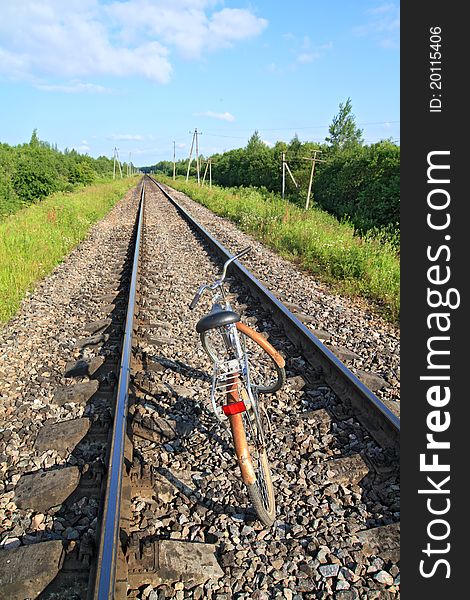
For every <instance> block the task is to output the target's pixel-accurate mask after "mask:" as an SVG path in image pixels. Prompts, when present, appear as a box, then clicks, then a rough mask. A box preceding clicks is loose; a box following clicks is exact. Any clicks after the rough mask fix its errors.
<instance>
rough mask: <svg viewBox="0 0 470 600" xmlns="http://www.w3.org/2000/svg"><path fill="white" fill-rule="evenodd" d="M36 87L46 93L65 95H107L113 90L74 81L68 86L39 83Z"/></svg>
mask: <svg viewBox="0 0 470 600" xmlns="http://www.w3.org/2000/svg"><path fill="white" fill-rule="evenodd" d="M35 87H36V88H37V89H38V90H42V91H44V92H63V93H64V94H81V93H84V92H85V93H88V94H105V93H109V92H112V90H111V89H109V88H106V87H104V86H102V85H96V84H94V83H82V82H81V81H72V82H70V83H66V84H46V83H37V84H35Z"/></svg>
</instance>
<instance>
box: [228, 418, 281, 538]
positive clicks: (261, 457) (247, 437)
mask: <svg viewBox="0 0 470 600" xmlns="http://www.w3.org/2000/svg"><path fill="white" fill-rule="evenodd" d="M229 421H230V429H231V432H232V438H233V445H234V448H235V454H236V456H237V460H238V464H239V467H240V471H241V473H242V480H243V483H244V484H245V486H246V488H247V491H248V496H249V497H250V500H251V504H252V505H253V508H254V509H255V511H256V514H257V515H258V518H259V520H260V521H261V522H262V523H263V524H264V525H265V526H266V527H271V525H272V524H273V523H274V520H275V518H276V502H275V497H274V487H273V483H272V478H271V469H270V466H269V462H268V457H267V454H266V448H265V446H264V445H263V444H261V443H260V435H259V427H258V424H257V421H256V417H255V415H254V411H253V409H252V408H251V409H247V410H246V411H245V412H243V413H239V414H235V415H231V416H229ZM261 437H262V436H261Z"/></svg>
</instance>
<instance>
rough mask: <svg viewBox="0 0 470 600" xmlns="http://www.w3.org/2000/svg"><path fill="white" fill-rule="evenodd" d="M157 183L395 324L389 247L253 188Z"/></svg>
mask: <svg viewBox="0 0 470 600" xmlns="http://www.w3.org/2000/svg"><path fill="white" fill-rule="evenodd" d="M158 179H159V180H161V181H162V182H163V183H166V184H167V185H169V186H171V187H174V188H175V189H178V190H180V191H182V192H184V193H186V194H187V195H188V196H190V197H191V198H193V199H194V200H195V201H197V202H199V203H200V204H203V205H204V206H206V207H207V208H209V209H210V210H211V211H213V212H214V213H216V214H218V215H220V216H223V217H227V218H228V219H230V220H231V221H234V222H235V223H236V224H237V225H238V226H239V227H240V229H242V230H243V231H246V232H247V233H250V234H252V235H254V236H255V237H256V238H257V239H259V240H260V241H262V242H263V243H264V244H265V245H266V246H269V247H271V248H273V249H274V250H276V251H277V252H278V253H279V254H281V255H282V256H284V257H286V258H288V259H290V260H292V261H294V262H295V263H296V264H298V265H300V266H301V267H302V268H304V269H306V270H308V271H309V272H311V273H314V274H315V275H316V276H318V277H319V278H320V279H321V280H323V281H325V282H327V283H329V284H330V285H332V286H333V287H334V289H335V291H337V292H339V293H342V294H345V295H348V296H353V297H362V298H366V299H367V300H368V301H370V302H371V303H372V304H373V305H374V306H375V308H376V310H377V311H378V312H379V313H380V314H381V315H383V316H384V317H386V318H387V319H388V320H389V321H391V322H394V323H397V322H398V319H399V314H400V261H399V256H398V254H397V251H396V249H395V248H394V247H393V245H392V244H391V243H388V242H386V241H385V242H379V241H377V240H376V239H373V238H372V237H369V238H360V237H358V236H357V235H355V233H354V228H353V226H352V225H350V224H349V223H340V222H339V221H338V220H337V219H335V217H333V216H331V215H330V214H328V213H326V212H325V211H322V210H320V209H318V208H316V207H313V208H311V209H309V210H308V211H305V210H303V209H302V208H300V207H298V206H295V205H293V204H292V203H289V202H286V201H283V200H282V199H281V198H280V197H279V196H278V195H277V194H272V193H265V192H260V191H259V190H257V189H255V188H232V189H227V188H220V187H218V186H213V187H212V188H209V187H207V186H204V187H199V186H198V185H197V184H196V183H194V182H191V181H189V182H188V183H186V181H185V180H184V178H183V179H176V181H173V180H172V179H171V178H169V177H163V176H159V177H158Z"/></svg>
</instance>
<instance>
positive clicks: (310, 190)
mask: <svg viewBox="0 0 470 600" xmlns="http://www.w3.org/2000/svg"><path fill="white" fill-rule="evenodd" d="M321 152H322V151H321V150H315V151H314V152H313V158H305V159H304V160H311V161H312V170H311V171H310V181H309V182H308V192H307V200H306V202H305V210H307V209H308V205H309V203H310V194H311V192H312V183H313V172H314V171H315V163H316V162H326V160H320V159H319V158H317V154H321Z"/></svg>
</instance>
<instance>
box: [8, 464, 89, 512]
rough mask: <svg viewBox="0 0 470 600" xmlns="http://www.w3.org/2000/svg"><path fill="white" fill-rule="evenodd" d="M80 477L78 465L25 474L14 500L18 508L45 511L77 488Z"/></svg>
mask: <svg viewBox="0 0 470 600" xmlns="http://www.w3.org/2000/svg"><path fill="white" fill-rule="evenodd" d="M79 479H80V471H79V470H78V467H66V468H65V469H57V470H55V471H47V472H46V471H36V472H35V473H29V474H28V475H23V476H22V477H21V478H20V479H19V481H18V483H17V485H16V488H15V498H14V502H15V504H16V505H17V506H18V508H29V509H31V510H34V511H36V512H41V513H45V512H47V511H48V510H49V509H50V508H51V507H52V506H57V505H59V504H62V503H63V502H64V500H66V499H67V498H68V497H69V496H70V494H71V493H72V492H73V491H74V490H75V489H76V488H77V486H78V481H79Z"/></svg>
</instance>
